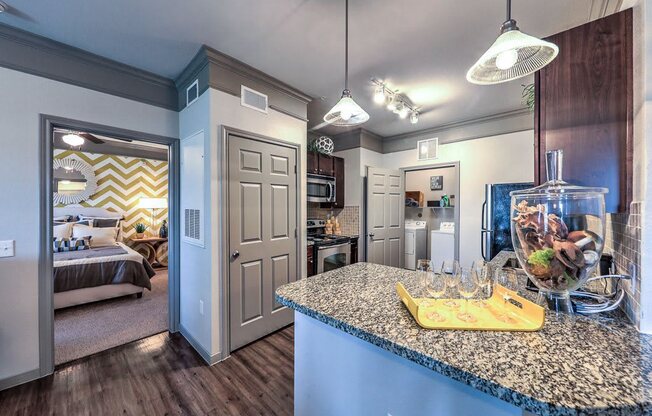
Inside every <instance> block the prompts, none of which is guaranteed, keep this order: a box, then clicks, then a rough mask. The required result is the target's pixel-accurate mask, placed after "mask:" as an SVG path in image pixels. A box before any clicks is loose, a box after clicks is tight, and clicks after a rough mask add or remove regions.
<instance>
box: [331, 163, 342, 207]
mask: <svg viewBox="0 0 652 416" xmlns="http://www.w3.org/2000/svg"><path fill="white" fill-rule="evenodd" d="M333 176H335V202H334V203H333V208H344V159H342V158H341V157H333Z"/></svg>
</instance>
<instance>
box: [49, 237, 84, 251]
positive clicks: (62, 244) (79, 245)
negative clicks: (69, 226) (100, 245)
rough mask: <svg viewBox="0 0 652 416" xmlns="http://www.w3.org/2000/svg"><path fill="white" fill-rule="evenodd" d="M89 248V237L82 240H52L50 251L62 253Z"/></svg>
mask: <svg viewBox="0 0 652 416" xmlns="http://www.w3.org/2000/svg"><path fill="white" fill-rule="evenodd" d="M89 248H91V237H83V238H74V237H73V238H56V237H54V238H53V239H52V251H54V252H55V253H62V252H65V251H79V250H88V249H89Z"/></svg>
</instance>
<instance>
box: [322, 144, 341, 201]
mask: <svg viewBox="0 0 652 416" xmlns="http://www.w3.org/2000/svg"><path fill="white" fill-rule="evenodd" d="M328 159H329V162H330V163H328V162H325V163H327V164H326V167H325V168H324V169H331V170H330V171H329V172H330V173H328V176H333V177H334V178H335V202H328V203H327V202H322V203H321V207H322V208H344V159H343V158H341V157H337V156H328ZM322 160H323V159H322V158H321V157H320V159H319V163H320V165H319V166H320V167H321V166H322V164H321V163H322ZM331 166H332V167H331ZM324 175H325V174H324Z"/></svg>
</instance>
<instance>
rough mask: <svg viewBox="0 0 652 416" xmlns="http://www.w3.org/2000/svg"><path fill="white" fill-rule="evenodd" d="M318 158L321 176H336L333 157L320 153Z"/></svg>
mask: <svg viewBox="0 0 652 416" xmlns="http://www.w3.org/2000/svg"><path fill="white" fill-rule="evenodd" d="M318 157H319V174H320V175H326V176H335V170H334V168H333V157H332V156H329V155H325V154H323V153H318Z"/></svg>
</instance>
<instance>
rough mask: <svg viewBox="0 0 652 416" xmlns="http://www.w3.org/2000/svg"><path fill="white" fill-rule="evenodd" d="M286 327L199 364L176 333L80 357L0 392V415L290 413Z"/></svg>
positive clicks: (289, 333)
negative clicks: (209, 363)
mask: <svg viewBox="0 0 652 416" xmlns="http://www.w3.org/2000/svg"><path fill="white" fill-rule="evenodd" d="M293 339H294V327H287V328H285V329H282V330H280V331H278V332H276V333H274V334H272V335H269V336H268V337H266V338H263V339H261V340H259V341H257V342H255V343H253V344H250V345H248V346H246V347H244V348H241V349H240V350H238V351H235V352H234V353H233V354H232V355H231V358H229V359H227V360H226V361H223V362H221V363H218V364H216V365H214V366H212V367H209V366H207V365H206V364H204V362H203V361H202V360H201V358H200V357H199V355H197V353H196V352H195V351H194V350H193V349H192V347H191V346H190V344H188V342H187V341H186V340H185V339H184V338H183V337H182V336H181V335H179V334H172V335H170V334H168V333H163V334H159V335H155V336H152V337H149V338H145V339H143V340H140V341H136V342H132V343H130V344H127V345H124V346H121V347H117V348H114V349H112V350H108V351H105V352H102V353H99V354H96V355H93V356H90V357H87V358H82V359H80V360H77V361H73V362H71V363H69V364H65V365H63V366H61V367H60V368H57V370H56V371H55V373H54V374H53V375H52V376H49V377H47V378H44V379H41V380H37V381H33V382H31V383H27V384H24V385H21V386H18V387H14V388H12V389H9V390H5V391H2V392H0V414H1V415H3V416H4V415H30V416H31V415H94V416H97V415H118V414H125V415H166V414H175V415H176V414H183V415H291V414H292V412H293V387H294V386H293V379H294V344H293Z"/></svg>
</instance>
